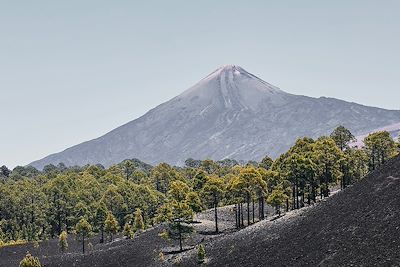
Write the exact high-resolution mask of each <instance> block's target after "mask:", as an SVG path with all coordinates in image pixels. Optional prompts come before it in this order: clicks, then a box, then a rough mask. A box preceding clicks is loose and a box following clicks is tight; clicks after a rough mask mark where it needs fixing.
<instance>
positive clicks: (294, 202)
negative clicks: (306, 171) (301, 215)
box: [292, 183, 296, 210]
mask: <svg viewBox="0 0 400 267" xmlns="http://www.w3.org/2000/svg"><path fill="white" fill-rule="evenodd" d="M292 191H293V192H292V193H293V194H292V196H293V203H292V206H293V207H292V209H293V210H294V209H295V208H296V186H295V183H293V188H292Z"/></svg>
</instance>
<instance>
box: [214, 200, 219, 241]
mask: <svg viewBox="0 0 400 267" xmlns="http://www.w3.org/2000/svg"><path fill="white" fill-rule="evenodd" d="M217 206H218V204H217V203H216V202H214V219H215V232H216V233H217V234H218V232H219V231H218V212H217Z"/></svg>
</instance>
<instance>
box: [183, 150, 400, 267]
mask: <svg viewBox="0 0 400 267" xmlns="http://www.w3.org/2000/svg"><path fill="white" fill-rule="evenodd" d="M399 192H400V157H396V158H394V159H392V160H391V161H389V162H388V163H387V164H386V165H385V166H384V167H383V168H381V169H380V170H378V171H375V172H373V173H371V174H370V175H369V176H368V177H367V178H366V179H365V180H363V181H361V182H360V183H358V184H356V185H354V186H353V187H350V188H347V189H346V190H344V191H342V192H339V193H338V194H336V195H335V196H332V197H331V198H329V199H327V201H326V202H325V203H323V204H321V205H317V206H315V207H314V208H309V209H304V211H303V213H302V214H300V215H299V216H294V217H292V218H291V219H287V218H286V219H285V217H283V218H282V219H280V220H282V221H281V222H279V221H280V220H277V221H275V222H274V223H271V222H266V221H265V222H261V223H260V224H259V225H258V226H256V225H254V226H253V228H248V229H246V230H245V231H240V232H238V233H236V234H234V235H231V236H226V237H224V238H223V239H220V240H215V241H214V242H212V243H210V244H208V245H206V250H207V253H208V256H209V262H208V266H315V265H321V266H344V265H346V266H399V265H400V253H399V252H400V209H399V207H400V196H399ZM261 225H262V226H263V227H260V226H261ZM195 264H196V258H195V255H192V256H191V258H190V259H186V260H185V261H184V262H183V263H182V265H183V266H187V265H195Z"/></svg>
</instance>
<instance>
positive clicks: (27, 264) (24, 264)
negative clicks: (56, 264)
mask: <svg viewBox="0 0 400 267" xmlns="http://www.w3.org/2000/svg"><path fill="white" fill-rule="evenodd" d="M41 266H42V265H41V264H40V261H39V259H38V258H36V257H33V256H32V255H31V254H30V253H29V252H28V253H27V254H26V256H25V258H23V259H22V261H21V262H20V263H19V267H41Z"/></svg>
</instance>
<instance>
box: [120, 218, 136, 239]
mask: <svg viewBox="0 0 400 267" xmlns="http://www.w3.org/2000/svg"><path fill="white" fill-rule="evenodd" d="M122 233H123V235H124V236H125V237H126V238H128V239H132V238H133V235H134V233H133V230H132V226H131V225H130V224H129V223H128V222H127V223H125V225H124V230H123V232H122Z"/></svg>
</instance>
